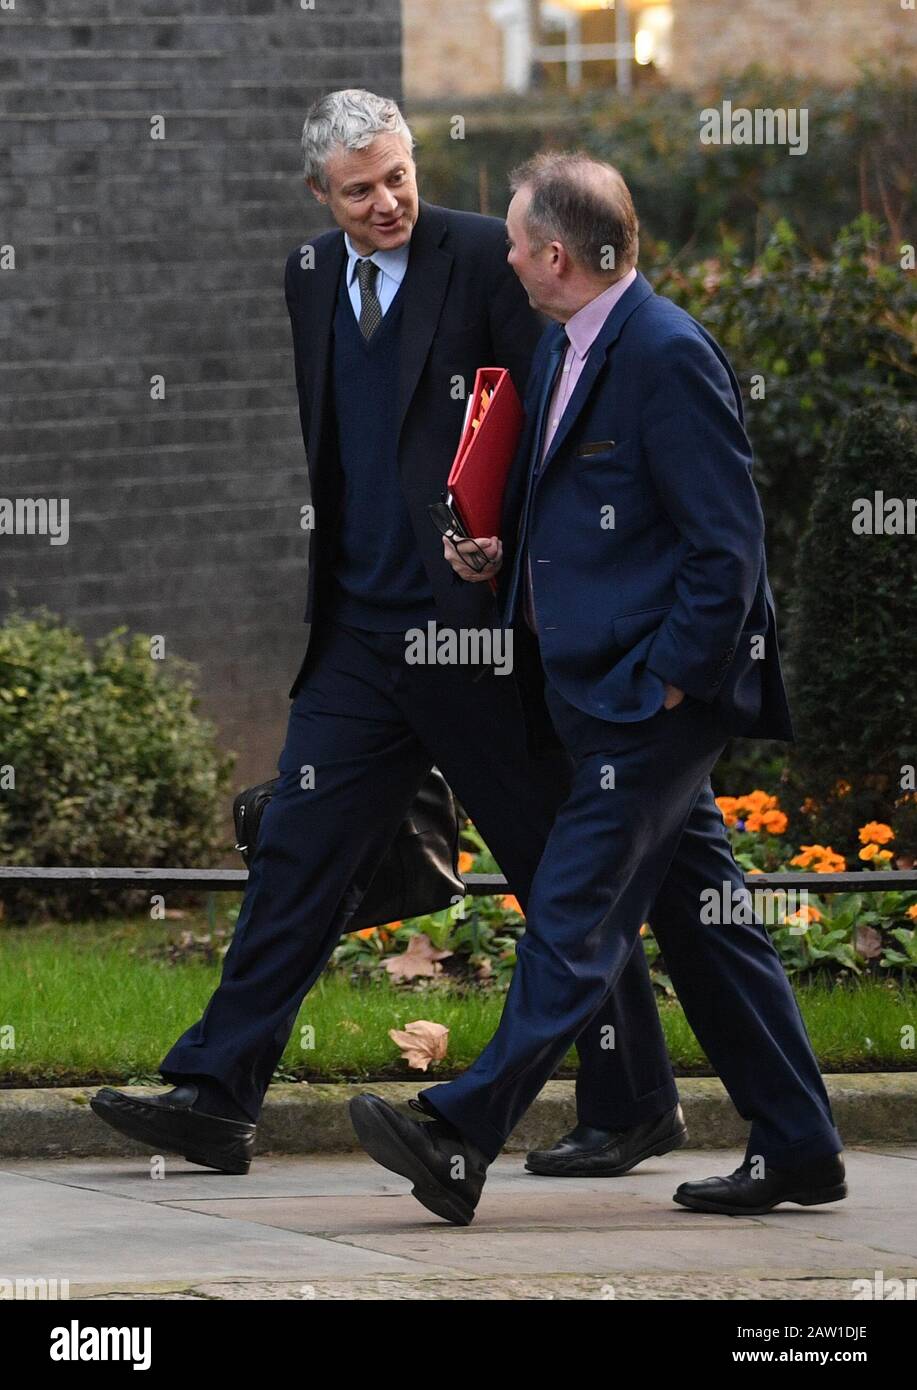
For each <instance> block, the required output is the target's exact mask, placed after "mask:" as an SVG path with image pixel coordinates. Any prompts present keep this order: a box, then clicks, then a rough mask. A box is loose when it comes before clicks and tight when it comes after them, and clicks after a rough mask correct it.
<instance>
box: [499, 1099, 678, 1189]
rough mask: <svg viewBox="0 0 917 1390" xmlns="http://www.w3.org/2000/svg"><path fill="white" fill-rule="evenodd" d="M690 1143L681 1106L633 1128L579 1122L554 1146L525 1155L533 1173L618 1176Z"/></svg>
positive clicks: (567, 1176)
mask: <svg viewBox="0 0 917 1390" xmlns="http://www.w3.org/2000/svg"><path fill="white" fill-rule="evenodd" d="M687 1142H688V1131H687V1128H686V1126H685V1117H684V1115H683V1113H682V1109H681V1106H680V1105H676V1106H675V1108H674V1110H667V1111H666V1113H665V1114H664V1115H657V1117H656V1119H655V1120H647V1121H646V1123H645V1124H642V1125H634V1126H633V1128H632V1129H622V1130H607V1129H591V1128H590V1127H589V1125H577V1126H576V1128H575V1129H572V1130H571V1131H570V1133H569V1134H565V1135H564V1137H563V1138H562V1139H558V1141H557V1143H556V1144H555V1145H554V1146H553V1148H550V1149H533V1150H532V1152H531V1153H529V1154H526V1156H525V1167H526V1171H527V1172H529V1173H540V1174H542V1175H543V1176H550V1177H554V1178H617V1177H620V1176H621V1174H622V1173H629V1172H630V1170H631V1168H636V1166H637V1164H638V1163H642V1162H643V1160H644V1159H645V1158H651V1157H656V1156H658V1155H659V1154H667V1153H668V1152H669V1151H670V1150H671V1149H680V1148H681V1147H682V1145H683V1144H686V1143H687Z"/></svg>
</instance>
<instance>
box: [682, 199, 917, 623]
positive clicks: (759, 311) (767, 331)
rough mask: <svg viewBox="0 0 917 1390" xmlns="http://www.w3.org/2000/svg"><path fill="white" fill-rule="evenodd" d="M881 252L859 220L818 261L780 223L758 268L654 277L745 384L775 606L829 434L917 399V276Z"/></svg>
mask: <svg viewBox="0 0 917 1390" xmlns="http://www.w3.org/2000/svg"><path fill="white" fill-rule="evenodd" d="M880 242H881V228H880V226H879V224H878V223H877V222H875V221H874V220H873V219H872V218H870V217H867V216H862V217H859V218H857V219H856V220H855V221H854V222H853V223H852V224H851V225H850V226H849V227H844V228H842V229H841V231H840V232H839V234H838V236H837V238H836V239H835V242H834V245H833V247H832V248H831V253H830V255H829V256H828V257H827V258H826V259H824V260H822V259H820V258H816V259H812V258H810V257H809V256H808V255H807V254H805V253H804V252H803V249H802V247H801V246H800V243H799V240H798V238H797V237H796V234H795V233H794V231H793V229H792V228H791V227H790V225H789V223H786V222H781V223H779V224H778V226H777V227H776V228H775V230H774V233H773V235H772V237H771V238H770V241H769V242H768V245H767V246H766V248H765V250H764V252H763V253H762V255H761V256H760V257H759V259H758V261H757V263H755V264H753V265H752V264H749V262H748V261H746V260H745V259H744V258H743V257H742V256H740V255H739V254H738V252H737V250H736V248H735V246H734V244H731V243H726V244H725V245H724V246H723V248H722V249H721V255H720V257H719V258H716V259H713V260H710V261H707V262H702V263H700V264H697V265H693V266H691V267H690V268H689V269H687V270H684V271H680V270H678V269H676V268H675V267H672V266H669V267H667V268H666V269H665V270H663V271H662V273H661V274H660V275H658V276H657V277H655V288H656V289H657V290H658V291H659V292H660V293H661V294H665V295H667V296H669V297H670V298H672V299H674V300H676V301H677V302H679V303H680V304H681V305H682V306H683V307H684V308H686V309H687V310H688V311H689V313H691V314H693V315H694V317H695V318H697V319H698V320H699V321H700V322H701V323H703V325H704V327H705V328H707V329H709V331H710V332H711V333H712V334H713V335H714V337H715V338H716V339H717V340H718V342H719V343H721V345H722V346H723V348H724V349H725V351H726V353H727V354H728V356H729V359H730V361H731V362H732V365H733V367H734V368H735V371H736V375H737V376H738V378H739V381H740V383H741V386H742V392H743V398H744V404H745V423H746V428H747V430H748V434H749V437H750V439H751V442H752V444H753V446H754V451H755V483H756V485H757V487H758V491H759V492H760V494H761V503H762V506H763V508H764V514H765V517H766V520H767V551H768V571H769V574H770V578H771V583H772V585H773V588H774V593H775V595H776V597H777V600H778V604H780V602H781V600H783V599H785V598H786V597H787V595H788V592H789V589H790V587H791V584H792V579H793V570H794V566H795V557H796V552H797V548H798V544H799V537H800V534H801V531H802V528H803V526H804V524H805V518H806V517H807V515H808V512H809V507H810V505H811V502H812V496H813V491H814V487H815V484H816V482H817V480H818V479H819V477H820V476H821V472H822V469H823V467H824V464H823V459H824V457H825V448H826V443H827V440H828V437H829V434H830V432H831V430H832V429H833V427H834V426H835V425H836V424H837V422H838V421H839V420H843V419H844V418H845V417H846V416H847V414H848V413H849V412H850V411H851V410H852V409H853V408H854V407H856V406H859V405H863V404H865V403H866V402H867V401H869V400H871V399H876V400H879V399H881V400H885V401H887V402H889V403H890V404H894V403H895V402H896V401H903V400H906V399H912V398H913V394H914V370H915V369H914V349H915V345H917V332H915V315H917V277H915V276H914V274H913V273H909V272H907V271H905V270H902V268H901V263H900V259H898V258H896V259H895V260H894V261H893V262H891V263H889V262H883V261H882V260H881V257H880V253H879V245H880ZM753 378H761V380H760V381H757V380H755V381H753ZM762 389H763V396H762V395H761V392H762Z"/></svg>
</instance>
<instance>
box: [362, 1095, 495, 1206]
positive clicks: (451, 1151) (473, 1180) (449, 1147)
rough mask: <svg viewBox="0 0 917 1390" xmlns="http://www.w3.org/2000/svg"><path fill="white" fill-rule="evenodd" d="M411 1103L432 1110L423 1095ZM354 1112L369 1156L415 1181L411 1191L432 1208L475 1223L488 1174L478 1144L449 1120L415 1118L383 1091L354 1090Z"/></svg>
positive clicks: (427, 1112) (384, 1166)
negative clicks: (400, 1109) (360, 1092)
mask: <svg viewBox="0 0 917 1390" xmlns="http://www.w3.org/2000/svg"><path fill="white" fill-rule="evenodd" d="M409 1104H410V1105H411V1107H412V1108H413V1109H414V1110H419V1111H420V1113H421V1114H424V1115H428V1114H430V1111H429V1110H427V1109H425V1107H424V1106H423V1105H422V1104H421V1102H420V1101H415V1100H412V1101H410V1102H409ZM350 1118H351V1120H352V1121H353V1127H354V1129H355V1130H356V1132H357V1138H358V1139H359V1141H360V1143H361V1144H362V1145H363V1147H364V1149H365V1150H366V1152H367V1153H368V1154H369V1156H370V1158H374V1159H375V1160H376V1162H377V1163H381V1164H382V1167H383V1168H389V1169H390V1170H391V1171H392V1172H393V1173H400V1174H401V1176H402V1177H403V1178H407V1179H408V1180H409V1181H410V1182H411V1183H413V1187H412V1188H411V1191H412V1193H413V1195H414V1196H415V1197H416V1198H417V1200H418V1202H420V1203H421V1204H422V1205H423V1206H425V1207H426V1208H427V1210H428V1211H432V1212H434V1213H435V1214H436V1215H437V1216H441V1217H442V1218H443V1220H444V1221H451V1222H452V1223H453V1225H455V1226H468V1225H470V1224H471V1221H472V1220H473V1218H474V1209H475V1207H476V1206H477V1204H478V1199H479V1197H480V1195H481V1189H482V1187H483V1186H484V1179H485V1177H486V1175H487V1159H486V1158H485V1157H484V1155H483V1154H482V1153H481V1152H480V1150H479V1149H477V1148H475V1146H474V1145H473V1144H471V1143H470V1142H469V1141H468V1140H467V1139H463V1138H462V1137H461V1136H460V1135H459V1134H458V1131H457V1130H455V1129H453V1127H452V1126H451V1125H449V1124H447V1123H446V1121H444V1120H442V1119H440V1120H429V1121H428V1122H427V1123H422V1122H421V1121H420V1120H411V1119H409V1118H408V1117H407V1116H406V1115H401V1114H399V1112H398V1111H397V1110H395V1109H394V1108H393V1107H392V1106H391V1105H389V1104H387V1102H386V1101H384V1100H383V1099H382V1097H381V1096H374V1095H370V1094H364V1095H362V1096H355V1097H354V1098H353V1100H352V1101H351V1102H350ZM456 1160H460V1163H459V1164H457V1162H456ZM457 1169H458V1172H459V1174H460V1175H459V1176H456V1170H457Z"/></svg>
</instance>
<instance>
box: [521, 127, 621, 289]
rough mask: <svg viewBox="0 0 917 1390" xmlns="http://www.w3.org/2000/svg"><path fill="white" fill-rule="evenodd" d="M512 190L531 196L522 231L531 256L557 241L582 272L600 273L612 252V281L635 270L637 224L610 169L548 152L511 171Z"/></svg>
mask: <svg viewBox="0 0 917 1390" xmlns="http://www.w3.org/2000/svg"><path fill="white" fill-rule="evenodd" d="M510 187H511V189H512V191H513V192H514V193H518V191H519V189H520V188H528V189H530V190H531V194H532V197H531V201H530V203H529V205H528V208H527V210H526V216H525V224H524V225H525V229H526V232H527V233H528V236H529V240H530V242H531V249H532V250H533V251H540V250H541V248H542V247H543V246H545V245H547V243H548V242H549V241H555V240H556V241H560V242H563V244H564V246H565V247H566V248H567V250H568V251H569V253H570V255H571V256H572V257H573V259H574V260H575V261H577V262H578V263H579V264H580V265H581V266H584V267H586V268H587V269H590V270H592V271H593V273H599V267H601V266H602V265H603V261H604V259H605V257H606V254H607V252H608V250H613V252H614V257H613V261H612V265H613V267H614V269H613V271H612V273H611V278H612V279H619V278H620V277H621V276H622V275H624V274H625V273H626V272H627V271H628V270H629V269H630V267H631V266H632V265H636V263H637V256H638V253H639V249H640V239H639V235H638V233H639V225H640V224H639V222H638V220H637V214H636V212H635V210H634V204H633V200H632V199H631V196H630V191H629V190H628V187H627V184H626V183H625V182H624V179H623V178H622V177H621V174H620V172H619V171H618V170H617V169H616V168H615V167H614V165H612V164H606V163H604V161H602V160H599V159H593V158H592V157H591V156H590V155H588V154H585V153H584V152H582V151H573V152H571V153H556V152H553V151H551V152H546V153H543V154H537V155H535V157H534V158H533V159H530V160H528V161H527V163H525V164H522V165H520V166H519V168H518V169H514V170H513V172H512V174H511V176H510Z"/></svg>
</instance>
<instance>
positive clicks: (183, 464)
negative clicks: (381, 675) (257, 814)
mask: <svg viewBox="0 0 917 1390" xmlns="http://www.w3.org/2000/svg"><path fill="white" fill-rule="evenodd" d="M400 66H401V58H400V4H399V0H315V7H314V9H312V10H308V9H307V10H303V9H301V8H300V6H299V4H298V3H297V0H15V8H14V9H13V10H12V11H9V10H3V11H0V112H2V116H0V119H2V133H0V245H12V246H13V247H14V248H15V257H16V269H15V270H14V271H10V270H7V271H3V272H0V292H2V298H0V340H2V342H0V398H2V399H3V401H4V410H3V415H2V417H0V434H2V438H0V496H4V497H23V496H51V497H60V496H63V497H69V499H70V512H71V520H70V541H69V544H67V545H63V546H51V545H49V544H48V541H47V539H46V538H43V537H40V536H25V537H13V538H11V537H0V559H2V566H0V602H2V605H3V609H4V611H6V610H8V608H9V607H10V604H11V601H12V593H13V591H15V597H16V598H17V599H18V601H19V603H20V604H22V605H24V606H28V607H31V606H33V605H37V604H45V605H47V606H48V607H50V608H51V609H52V610H54V611H56V612H58V613H59V614H61V615H62V616H63V617H64V618H66V619H67V620H69V621H71V622H73V623H74V624H75V625H76V626H78V627H79V628H80V629H82V630H83V631H84V632H85V633H86V634H87V635H89V636H96V635H98V634H100V633H102V632H105V631H107V630H109V629H110V628H111V627H113V626H115V625H116V624H119V623H127V624H128V625H129V626H130V627H131V628H132V629H134V630H139V631H144V632H152V633H161V634H163V635H164V636H165V639H166V644H167V651H168V652H174V653H177V654H179V655H181V656H183V657H185V658H188V659H190V660H192V661H194V662H196V663H197V664H198V667H199V688H200V690H201V693H202V696H203V701H202V703H203V707H204V709H205V711H206V712H208V713H210V714H212V715H213V716H214V717H215V718H216V719H217V720H218V722H219V725H220V728H221V731H222V737H223V741H224V743H225V745H226V746H227V747H231V748H234V749H235V750H236V751H237V752H238V754H239V762H238V764H237V782H238V785H242V784H244V783H246V782H249V781H252V780H256V779H257V780H260V779H261V778H263V777H265V776H271V775H273V773H274V772H275V770H276V768H275V764H276V758H277V753H278V751H279V747H280V744H281V741H282V737H283V731H284V728H285V722H286V714H287V710H288V708H289V702H288V700H287V690H288V688H289V684H290V682H291V680H292V677H293V675H294V674H295V671H296V669H297V667H298V665H299V661H300V659H301V656H302V651H303V647H304V643H305V637H306V629H305V627H304V626H303V623H302V613H303V609H304V605H305V578H306V568H305V567H306V554H307V540H306V536H305V533H304V532H303V531H302V530H301V529H300V526H299V509H300V506H301V505H302V504H303V503H304V502H307V501H308V500H309V499H308V494H307V492H306V486H307V484H306V472H305V457H304V453H303V447H302V437H301V434H300V429H299V417H298V414H297V408H296V394H295V386H294V381H293V361H292V350H291V338H290V328H289V320H288V317H287V311H286V305H285V303H284V298H283V287H282V280H283V265H284V259H285V255H286V253H287V251H288V250H289V248H290V247H291V246H293V245H294V244H295V243H296V242H297V241H298V240H301V239H302V238H304V237H305V236H307V235H310V234H312V233H314V232H315V231H316V230H318V229H320V228H322V227H324V226H326V225H328V223H327V222H326V221H325V220H324V219H325V214H324V213H323V212H321V211H320V210H319V208H318V205H317V204H315V203H314V202H313V200H312V198H311V196H309V197H308V198H307V195H306V194H305V192H304V189H303V183H302V173H301V152H300V149H299V137H300V131H301V129H302V120H303V115H304V113H305V109H306V107H307V105H308V103H309V102H310V101H311V100H313V99H314V98H315V97H316V96H318V95H320V94H321V93H322V92H324V91H326V90H330V89H332V88H334V87H341V86H355V85H356V86H370V87H373V88H375V89H377V90H382V91H384V92H386V93H389V94H392V95H394V96H396V97H397V96H398V94H399V87H400ZM155 114H162V115H164V116H165V136H166V138H165V139H164V140H162V141H157V140H152V139H151V138H150V117H151V115H155ZM154 374H162V375H163V376H164V377H165V389H166V395H165V399H164V400H163V401H161V402H157V401H153V400H151V399H150V389H151V388H150V378H151V377H152V376H153V375H154Z"/></svg>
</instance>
